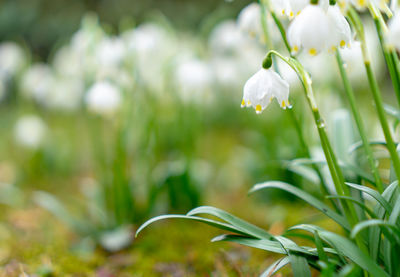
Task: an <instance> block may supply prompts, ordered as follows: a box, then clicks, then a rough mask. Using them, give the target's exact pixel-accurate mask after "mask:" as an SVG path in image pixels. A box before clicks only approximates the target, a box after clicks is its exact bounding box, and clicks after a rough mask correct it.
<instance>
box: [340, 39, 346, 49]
mask: <svg viewBox="0 0 400 277" xmlns="http://www.w3.org/2000/svg"><path fill="white" fill-rule="evenodd" d="M345 46H346V42H345V41H344V40H342V41H341V42H340V47H342V48H343V47H345Z"/></svg>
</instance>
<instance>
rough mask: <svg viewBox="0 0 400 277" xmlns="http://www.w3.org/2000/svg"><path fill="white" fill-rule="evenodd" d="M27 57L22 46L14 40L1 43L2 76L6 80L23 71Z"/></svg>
mask: <svg viewBox="0 0 400 277" xmlns="http://www.w3.org/2000/svg"><path fill="white" fill-rule="evenodd" d="M25 63H26V57H25V53H24V51H23V49H22V48H21V46H19V45H18V44H16V43H14V42H3V43H2V44H0V77H1V78H2V79H4V80H6V79H8V78H10V77H12V76H14V75H15V74H16V73H18V72H19V71H21V69H22V68H23V67H24V65H25Z"/></svg>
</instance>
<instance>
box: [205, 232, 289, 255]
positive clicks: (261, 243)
mask: <svg viewBox="0 0 400 277" xmlns="http://www.w3.org/2000/svg"><path fill="white" fill-rule="evenodd" d="M217 241H229V242H234V243H237V244H241V245H245V246H249V247H253V248H258V249H262V250H266V251H269V252H273V253H278V254H285V255H286V254H287V251H286V250H285V249H284V248H283V247H282V245H281V244H280V243H279V242H277V241H272V240H263V239H256V238H249V237H243V236H237V235H221V236H218V237H215V238H213V239H212V242H217Z"/></svg>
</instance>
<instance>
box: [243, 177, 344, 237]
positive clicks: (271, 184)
mask: <svg viewBox="0 0 400 277" xmlns="http://www.w3.org/2000/svg"><path fill="white" fill-rule="evenodd" d="M267 188H276V189H281V190H284V191H287V192H289V193H291V194H294V195H296V196H297V197H299V198H301V199H303V200H304V201H306V202H307V203H309V204H310V205H312V206H314V207H315V208H317V209H318V210H320V211H321V212H323V213H324V214H326V215H327V216H328V217H330V218H332V219H333V220H334V221H336V222H337V223H338V224H339V225H341V226H342V227H343V228H344V229H346V230H348V231H350V225H349V223H348V222H347V220H346V219H345V218H344V217H343V216H342V215H339V214H337V213H336V212H335V211H333V210H332V209H331V208H330V207H329V206H327V205H325V204H324V203H322V202H321V201H320V200H318V199H317V198H315V197H314V196H311V195H310V194H308V193H306V192H304V191H302V190H301V189H299V188H296V187H294V186H292V185H289V184H287V183H284V182H279V181H270V182H265V183H261V184H257V185H255V186H254V187H253V188H252V189H251V190H250V192H249V193H253V192H256V191H259V190H262V189H267Z"/></svg>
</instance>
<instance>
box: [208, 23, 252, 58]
mask: <svg viewBox="0 0 400 277" xmlns="http://www.w3.org/2000/svg"><path fill="white" fill-rule="evenodd" d="M244 44H246V39H245V37H244V36H243V34H242V33H241V32H240V30H239V28H238V27H237V24H236V23H235V22H234V21H232V20H227V21H223V22H221V23H219V24H218V25H217V26H215V27H214V29H213V30H212V32H211V34H210V37H209V39H208V45H209V48H210V50H211V51H212V52H213V53H215V54H216V55H236V54H238V53H240V52H241V51H242V46H243V45H244Z"/></svg>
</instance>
